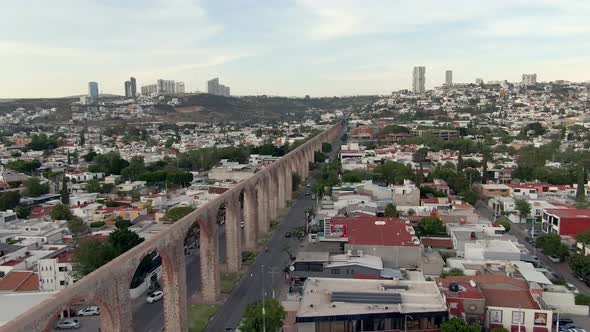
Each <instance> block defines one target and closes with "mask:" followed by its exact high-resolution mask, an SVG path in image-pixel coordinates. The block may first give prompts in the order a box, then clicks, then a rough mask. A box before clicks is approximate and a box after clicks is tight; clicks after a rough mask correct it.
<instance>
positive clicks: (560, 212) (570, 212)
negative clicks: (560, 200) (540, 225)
mask: <svg viewBox="0 0 590 332" xmlns="http://www.w3.org/2000/svg"><path fill="white" fill-rule="evenodd" d="M545 211H547V213H549V214H552V215H554V216H557V217H559V218H590V209H546V210H545Z"/></svg>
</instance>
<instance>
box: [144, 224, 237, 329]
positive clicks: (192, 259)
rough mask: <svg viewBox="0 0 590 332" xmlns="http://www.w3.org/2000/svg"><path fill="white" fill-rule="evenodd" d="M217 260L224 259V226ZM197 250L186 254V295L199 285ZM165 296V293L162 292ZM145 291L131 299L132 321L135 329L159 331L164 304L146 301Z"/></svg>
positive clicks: (194, 291) (220, 233)
mask: <svg viewBox="0 0 590 332" xmlns="http://www.w3.org/2000/svg"><path fill="white" fill-rule="evenodd" d="M218 232H219V260H220V261H223V260H225V252H226V247H225V228H224V227H220V228H219V231H218ZM199 264H200V257H199V252H198V250H197V251H196V253H194V254H192V255H189V256H186V282H187V294H188V297H190V296H192V295H193V294H194V293H196V292H197V291H198V290H199V287H200V286H201V267H200V265H199ZM164 296H166V294H164ZM146 297H147V293H146V294H144V295H143V296H140V297H138V298H136V299H135V300H133V322H134V324H135V330H136V331H142V332H160V331H162V328H163V327H164V304H163V302H162V301H158V302H155V303H152V304H149V303H147V302H146Z"/></svg>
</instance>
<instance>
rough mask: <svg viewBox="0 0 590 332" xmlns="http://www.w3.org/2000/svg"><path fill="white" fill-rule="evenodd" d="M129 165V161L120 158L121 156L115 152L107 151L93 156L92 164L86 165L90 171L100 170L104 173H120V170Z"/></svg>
mask: <svg viewBox="0 0 590 332" xmlns="http://www.w3.org/2000/svg"><path fill="white" fill-rule="evenodd" d="M127 166H129V163H128V162H127V161H126V160H124V159H121V156H120V155H119V154H118V153H116V152H109V153H107V154H101V155H97V156H96V157H94V160H93V162H92V165H90V167H88V170H89V171H91V172H101V173H105V174H106V175H111V174H116V175H120V174H121V171H122V170H123V169H124V168H125V167H127Z"/></svg>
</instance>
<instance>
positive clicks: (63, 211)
mask: <svg viewBox="0 0 590 332" xmlns="http://www.w3.org/2000/svg"><path fill="white" fill-rule="evenodd" d="M49 215H50V216H51V219H52V220H70V219H72V218H73V215H72V212H71V211H70V208H69V207H68V206H67V205H64V204H62V203H58V204H56V205H55V206H54V207H53V209H51V212H50V213H49Z"/></svg>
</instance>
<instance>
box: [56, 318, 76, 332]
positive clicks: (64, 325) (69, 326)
mask: <svg viewBox="0 0 590 332" xmlns="http://www.w3.org/2000/svg"><path fill="white" fill-rule="evenodd" d="M79 328H80V322H79V321H78V320H77V319H74V318H66V319H64V320H62V321H61V322H59V323H57V325H55V329H56V330H77V329H79Z"/></svg>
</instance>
